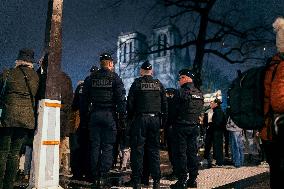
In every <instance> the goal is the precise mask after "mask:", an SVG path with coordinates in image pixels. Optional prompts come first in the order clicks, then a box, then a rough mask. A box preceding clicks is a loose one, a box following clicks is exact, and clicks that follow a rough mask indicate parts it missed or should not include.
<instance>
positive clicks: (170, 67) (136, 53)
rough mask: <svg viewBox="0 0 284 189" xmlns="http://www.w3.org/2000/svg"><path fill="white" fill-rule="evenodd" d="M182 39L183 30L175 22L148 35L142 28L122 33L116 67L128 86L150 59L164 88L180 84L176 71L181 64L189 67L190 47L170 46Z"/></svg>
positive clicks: (155, 75)
mask: <svg viewBox="0 0 284 189" xmlns="http://www.w3.org/2000/svg"><path fill="white" fill-rule="evenodd" d="M180 43H181V36H180V32H179V30H178V28H177V27H175V26H174V25H167V26H164V27H160V28H156V29H153V31H152V34H151V36H150V38H149V40H148V39H147V37H146V36H145V35H144V34H142V33H139V32H133V33H126V34H121V35H120V36H119V37H118V42H117V64H116V65H115V71H116V73H118V75H119V76H120V77H121V78H122V81H123V83H124V85H125V89H126V91H127V93H128V91H129V88H130V86H131V84H132V82H133V81H134V79H135V78H137V77H139V76H140V66H141V64H142V63H143V62H144V61H146V60H148V61H149V62H150V63H151V64H152V66H153V72H154V75H153V76H154V78H157V79H159V80H160V81H161V83H162V84H163V85H164V87H165V88H177V84H178V83H177V74H178V71H179V70H180V69H181V68H184V67H189V64H190V62H188V61H189V60H190V58H188V57H186V56H189V53H188V49H185V50H186V51H187V52H185V53H182V51H181V49H178V48H169V47H173V46H175V45H179V44H180Z"/></svg>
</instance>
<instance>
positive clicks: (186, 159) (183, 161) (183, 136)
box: [171, 69, 203, 189]
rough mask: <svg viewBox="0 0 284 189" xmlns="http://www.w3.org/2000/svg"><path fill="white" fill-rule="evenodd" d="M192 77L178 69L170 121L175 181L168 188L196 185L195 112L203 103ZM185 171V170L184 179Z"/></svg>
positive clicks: (199, 110)
mask: <svg viewBox="0 0 284 189" xmlns="http://www.w3.org/2000/svg"><path fill="white" fill-rule="evenodd" d="M193 79H194V73H193V71H191V70H189V69H182V70H181V71H179V85H180V89H179V90H178V93H177V94H176V95H175V96H174V103H175V110H176V111H175V112H176V115H175V121H174V125H173V131H174V133H173V134H174V137H175V138H176V139H177V140H176V142H175V143H176V146H175V150H174V153H175V157H176V166H177V167H176V168H177V176H178V181H177V182H176V183H175V184H172V185H171V188H172V189H176V188H179V189H180V188H181V189H182V188H187V187H190V188H195V187H197V183H196V178H197V175H198V159H197V136H198V123H199V115H200V114H201V110H202V107H203V95H202V93H201V91H200V90H199V89H197V88H196V87H195V86H194V84H193ZM187 174H189V179H188V180H187Z"/></svg>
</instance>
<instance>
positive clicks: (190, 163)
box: [173, 124, 198, 181]
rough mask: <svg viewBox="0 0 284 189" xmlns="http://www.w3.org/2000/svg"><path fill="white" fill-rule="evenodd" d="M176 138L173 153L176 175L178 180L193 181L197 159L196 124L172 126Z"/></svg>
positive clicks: (196, 173)
mask: <svg viewBox="0 0 284 189" xmlns="http://www.w3.org/2000/svg"><path fill="white" fill-rule="evenodd" d="M173 131H174V136H175V138H176V140H175V141H176V143H175V148H174V155H175V159H176V168H177V176H178V179H179V180H180V181H186V180H187V173H189V180H190V181H195V180H196V178H197V175H198V159H197V151H198V149H197V136H198V126H197V125H188V126H186V125H178V124H177V125H175V126H174V128H173Z"/></svg>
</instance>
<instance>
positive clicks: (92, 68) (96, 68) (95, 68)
mask: <svg viewBox="0 0 284 189" xmlns="http://www.w3.org/2000/svg"><path fill="white" fill-rule="evenodd" d="M98 70H99V68H98V67H97V66H95V65H93V66H92V67H91V69H90V72H92V73H93V72H95V71H98Z"/></svg>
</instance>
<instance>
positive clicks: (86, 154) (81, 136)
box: [71, 125, 91, 178]
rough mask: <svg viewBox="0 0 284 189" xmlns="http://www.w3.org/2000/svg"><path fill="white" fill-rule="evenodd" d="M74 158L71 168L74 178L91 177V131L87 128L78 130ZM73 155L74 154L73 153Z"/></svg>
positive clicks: (75, 137) (75, 138) (72, 158)
mask: <svg viewBox="0 0 284 189" xmlns="http://www.w3.org/2000/svg"><path fill="white" fill-rule="evenodd" d="M74 140H76V141H74V144H75V147H74V148H73V149H74V151H73V155H74V156H73V157H72V154H71V168H72V173H73V176H74V177H78V178H79V177H82V176H83V175H85V176H86V177H87V178H90V176H91V168H90V165H91V160H90V140H89V130H88V129H87V128H86V127H81V125H80V127H79V128H78V130H77V132H76V134H75V136H74ZM71 153H72V152H71Z"/></svg>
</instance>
